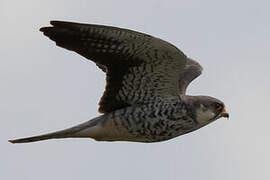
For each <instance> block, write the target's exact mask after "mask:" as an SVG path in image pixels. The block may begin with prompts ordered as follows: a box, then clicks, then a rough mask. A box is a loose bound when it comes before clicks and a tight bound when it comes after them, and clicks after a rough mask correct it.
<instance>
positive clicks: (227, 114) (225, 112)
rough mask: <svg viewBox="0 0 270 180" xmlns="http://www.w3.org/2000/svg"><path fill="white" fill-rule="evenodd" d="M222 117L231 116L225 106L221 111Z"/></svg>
mask: <svg viewBox="0 0 270 180" xmlns="http://www.w3.org/2000/svg"><path fill="white" fill-rule="evenodd" d="M220 117H225V118H229V113H227V111H226V109H225V108H224V109H223V110H222V112H221V113H220Z"/></svg>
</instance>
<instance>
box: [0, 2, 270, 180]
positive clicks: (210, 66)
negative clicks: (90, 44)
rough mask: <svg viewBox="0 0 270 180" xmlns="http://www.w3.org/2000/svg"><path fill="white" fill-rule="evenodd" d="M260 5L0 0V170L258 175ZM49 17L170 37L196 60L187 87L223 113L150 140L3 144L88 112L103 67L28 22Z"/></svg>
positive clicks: (264, 5)
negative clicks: (220, 105)
mask: <svg viewBox="0 0 270 180" xmlns="http://www.w3.org/2000/svg"><path fill="white" fill-rule="evenodd" d="M269 7H270V3H269V1H267V0H265V1H263V0H258V1H249V0H238V1H235V0H227V1H214V0H181V1H180V0H173V1H164V0H147V1H142V0H141V1H139V0H136V1H128V0H107V1H105V0H92V1H87V0H85V1H67V0H58V1H55V0H54V1H49V0H47V1H42V0H31V1H30V0H29V1H12V0H1V1H0V22H1V24H0V30H1V31H0V32H1V33H0V39H1V41H0V52H1V53H0V54H1V60H0V82H1V83H0V100H1V103H0V119H1V126H0V149H1V150H0V171H1V172H0V179H10V180H11V179H12V180H16V179H23V180H48V179H50V180H53V179H65V180H74V179H82V180H86V179H95V180H102V179H104V180H105V179H106V180H107V179H117V180H126V179H128V180H138V179H147V180H150V179H154V180H165V179H166V180H176V179H177V180H178V179H188V180H189V179H195V180H217V179H218V180H228V179H245V180H254V179H259V180H268V179H269V178H270V173H269V167H270V165H269V162H270V153H269V152H270V143H269V142H270V141H269V137H270V131H269V126H270V120H269V102H270V95H269V92H270V83H269V82H270V80H269V73H270V72H269V68H270V35H269V32H270V21H269V17H270V11H269ZM50 20H68V21H75V22H84V23H96V24H105V25H113V26H119V27H124V28H129V29H133V30H137V31H141V32H146V33H148V34H151V35H154V36H156V37H159V38H162V39H164V40H167V41H169V42H171V43H173V44H174V45H176V46H177V47H178V48H180V49H181V50H182V51H183V52H185V54H186V55H187V56H189V57H191V58H193V59H195V60H197V61H198V62H199V63H200V64H201V65H202V66H203V67H204V72H203V74H202V76H200V77H199V78H198V79H196V80H195V81H194V82H193V83H192V84H191V86H190V87H189V89H188V93H189V94H197V95H199V94H200V95H211V96H214V97H217V98H219V99H221V100H223V101H224V102H225V104H226V106H227V109H228V111H229V112H230V115H231V118H230V119H229V120H226V119H220V120H218V121H216V122H214V123H211V124H210V125H208V126H206V127H204V128H202V129H199V130H197V131H195V132H192V133H189V134H187V135H184V136H180V137H177V138H175V139H172V140H169V141H166V142H161V143H153V144H142V143H130V142H114V143H108V142H96V141H94V140H91V139H64V140H49V141H42V142H37V143H31V144H16V145H14V144H10V143H8V142H7V140H8V139H12V138H18V137H25V136H31V135H37V134H41V133H47V132H51V131H55V130H60V129H63V128H67V127H70V126H73V125H76V124H79V123H81V122H84V121H87V120H89V119H91V118H93V117H96V116H98V112H97V108H98V101H99V98H100V96H101V95H102V93H103V91H104V85H105V81H104V78H105V76H104V74H103V73H102V72H101V71H100V70H99V69H97V68H96V66H95V65H94V64H93V63H92V62H91V61H88V60H86V59H84V58H83V57H80V56H79V55H77V54H75V53H74V52H70V51H67V50H65V49H62V48H59V47H56V45H55V44H54V43H53V42H52V41H50V40H48V39H47V38H45V37H44V36H43V35H42V34H41V33H40V32H39V31H38V30H39V28H40V27H41V26H47V25H48V24H49V21H50Z"/></svg>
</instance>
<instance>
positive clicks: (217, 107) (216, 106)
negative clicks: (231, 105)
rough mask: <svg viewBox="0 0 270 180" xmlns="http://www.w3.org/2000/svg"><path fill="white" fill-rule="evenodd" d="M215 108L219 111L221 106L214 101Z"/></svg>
mask: <svg viewBox="0 0 270 180" xmlns="http://www.w3.org/2000/svg"><path fill="white" fill-rule="evenodd" d="M215 108H216V109H217V110H219V111H220V110H222V108H223V106H222V105H221V104H219V103H215Z"/></svg>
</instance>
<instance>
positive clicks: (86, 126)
mask: <svg viewBox="0 0 270 180" xmlns="http://www.w3.org/2000/svg"><path fill="white" fill-rule="evenodd" d="M98 120H99V118H95V119H93V120H90V121H88V122H85V123H82V124H80V125H77V126H74V127H72V128H68V129H64V130H61V131H56V132H52V133H48V134H43V135H39V136H32V137H27V138H20V139H14V140H8V141H9V142H11V143H29V142H35V141H42V140H47V139H58V138H73V137H90V138H91V127H93V126H95V125H97V123H98ZM84 130H87V131H88V133H87V134H86V135H81V133H80V132H81V131H84Z"/></svg>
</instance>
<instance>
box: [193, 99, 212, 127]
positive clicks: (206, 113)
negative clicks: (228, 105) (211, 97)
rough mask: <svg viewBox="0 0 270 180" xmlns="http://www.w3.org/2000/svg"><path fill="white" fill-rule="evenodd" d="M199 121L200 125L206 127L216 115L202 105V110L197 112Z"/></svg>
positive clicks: (199, 109)
mask: <svg viewBox="0 0 270 180" xmlns="http://www.w3.org/2000/svg"><path fill="white" fill-rule="evenodd" d="M196 115H197V120H198V121H199V123H200V124H202V125H205V124H208V123H209V122H210V119H213V118H214V117H215V113H214V112H212V111H211V110H209V109H206V108H205V107H204V105H202V104H201V106H200V108H198V109H197V110H196Z"/></svg>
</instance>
